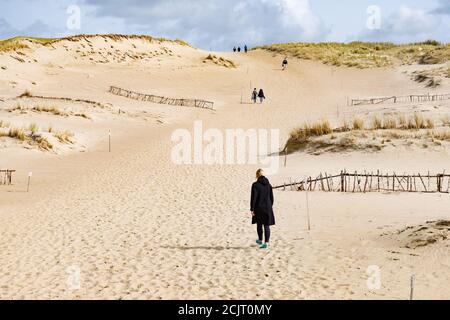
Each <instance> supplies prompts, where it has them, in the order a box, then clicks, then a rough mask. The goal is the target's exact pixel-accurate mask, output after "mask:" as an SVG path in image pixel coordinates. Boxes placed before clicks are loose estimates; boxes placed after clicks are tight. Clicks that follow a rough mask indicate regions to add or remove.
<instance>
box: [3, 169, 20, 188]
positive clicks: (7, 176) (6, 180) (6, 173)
mask: <svg viewBox="0 0 450 320" xmlns="http://www.w3.org/2000/svg"><path fill="white" fill-rule="evenodd" d="M14 172H16V170H0V185H11V184H12V175H13V173H14Z"/></svg>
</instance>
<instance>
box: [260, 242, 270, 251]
mask: <svg viewBox="0 0 450 320" xmlns="http://www.w3.org/2000/svg"><path fill="white" fill-rule="evenodd" d="M259 248H260V249H264V250H266V249H269V244H268V243H264V244H262V245H261V247H259Z"/></svg>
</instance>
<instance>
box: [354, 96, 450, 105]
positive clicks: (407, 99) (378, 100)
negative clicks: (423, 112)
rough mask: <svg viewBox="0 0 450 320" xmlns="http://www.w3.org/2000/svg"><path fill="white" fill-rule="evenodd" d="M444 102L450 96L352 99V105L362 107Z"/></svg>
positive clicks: (449, 98)
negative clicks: (384, 104) (385, 104)
mask: <svg viewBox="0 0 450 320" xmlns="http://www.w3.org/2000/svg"><path fill="white" fill-rule="evenodd" d="M442 100H450V94H421V95H409V96H392V97H382V98H370V99H352V100H351V101H350V105H351V106H361V105H370V104H383V103H408V102H428V101H442Z"/></svg>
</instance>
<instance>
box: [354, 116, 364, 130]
mask: <svg viewBox="0 0 450 320" xmlns="http://www.w3.org/2000/svg"><path fill="white" fill-rule="evenodd" d="M352 128H353V130H364V121H363V120H362V119H359V118H355V119H354V120H353V127H352Z"/></svg>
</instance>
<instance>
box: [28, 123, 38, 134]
mask: <svg viewBox="0 0 450 320" xmlns="http://www.w3.org/2000/svg"><path fill="white" fill-rule="evenodd" d="M28 130H29V131H30V132H31V133H32V134H34V133H36V132H38V131H39V126H38V125H37V124H36V123H31V124H30V125H29V126H28Z"/></svg>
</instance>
